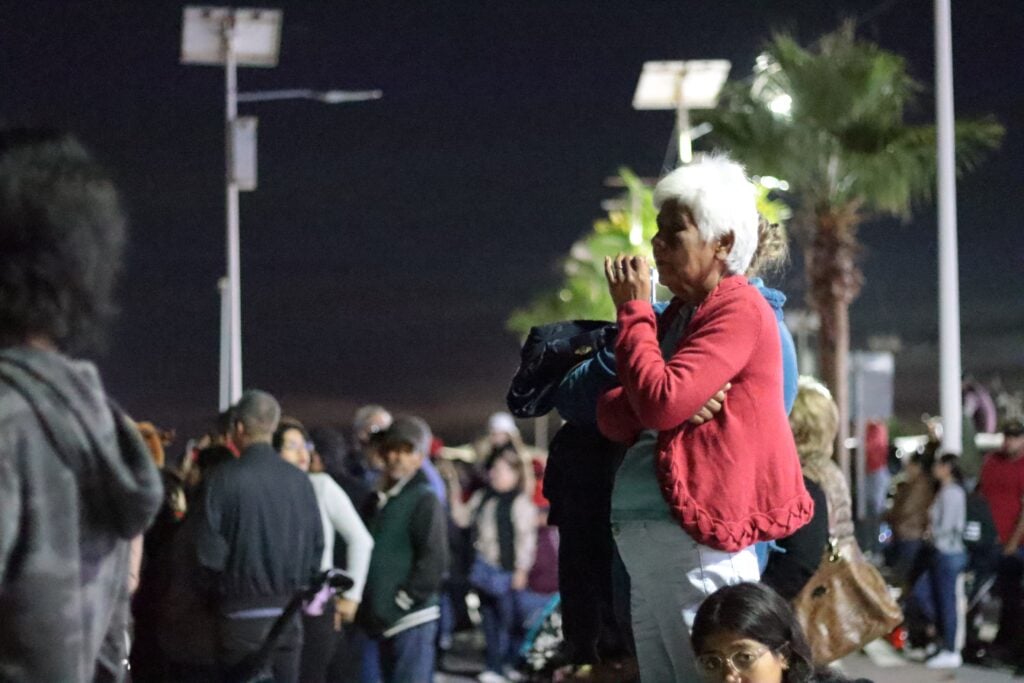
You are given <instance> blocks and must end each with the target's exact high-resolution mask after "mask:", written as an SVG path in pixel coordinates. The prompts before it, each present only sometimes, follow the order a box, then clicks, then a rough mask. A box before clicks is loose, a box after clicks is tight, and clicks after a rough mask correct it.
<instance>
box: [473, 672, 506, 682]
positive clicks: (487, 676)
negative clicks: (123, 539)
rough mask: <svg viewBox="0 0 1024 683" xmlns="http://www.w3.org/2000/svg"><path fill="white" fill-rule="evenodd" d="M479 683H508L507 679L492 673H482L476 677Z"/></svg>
mask: <svg viewBox="0 0 1024 683" xmlns="http://www.w3.org/2000/svg"><path fill="white" fill-rule="evenodd" d="M476 680H477V681H479V683H508V679H507V678H505V677H504V676H502V675H501V674H499V673H495V672H494V671H484V672H482V673H481V674H480V675H479V676H477V677H476Z"/></svg>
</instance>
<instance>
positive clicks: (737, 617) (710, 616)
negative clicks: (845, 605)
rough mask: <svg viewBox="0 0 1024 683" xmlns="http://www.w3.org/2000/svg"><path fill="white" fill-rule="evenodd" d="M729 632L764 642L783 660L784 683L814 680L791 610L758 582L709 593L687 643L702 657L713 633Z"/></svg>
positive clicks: (808, 654)
mask: <svg viewBox="0 0 1024 683" xmlns="http://www.w3.org/2000/svg"><path fill="white" fill-rule="evenodd" d="M723 631H732V632H733V633H737V634H739V635H741V636H743V637H744V638H750V639H751V640H756V641H758V642H759V643H764V644H765V645H767V646H768V647H769V648H771V651H772V652H773V653H777V654H781V655H783V656H785V657H786V661H787V662H788V664H789V668H787V669H786V670H785V671H784V672H783V676H782V681H783V683H807V682H808V681H813V680H814V678H813V676H814V665H813V664H812V663H811V662H812V660H811V646H810V645H808V644H807V638H805V637H804V633H803V630H801V628H800V624H799V622H797V620H796V615H794V614H793V610H792V608H791V607H790V606H789V603H788V602H786V601H785V600H784V599H783V598H782V597H781V596H780V595H779V594H778V593H776V592H775V591H773V590H772V589H771V588H768V587H767V586H765V585H763V584H760V583H739V584H736V585H733V586H726V587H725V588H721V589H719V590H718V591H716V592H714V593H712V594H711V596H710V597H708V599H707V600H705V601H704V603H703V604H702V605H701V606H700V609H698V610H697V616H696V618H695V619H694V622H693V631H692V633H691V635H690V640H691V641H692V642H693V651H694V652H695V653H696V654H698V655H699V654H701V652H703V650H704V644H705V642H706V641H707V640H708V639H710V638H711V637H712V636H713V635H714V634H716V633H720V632H723Z"/></svg>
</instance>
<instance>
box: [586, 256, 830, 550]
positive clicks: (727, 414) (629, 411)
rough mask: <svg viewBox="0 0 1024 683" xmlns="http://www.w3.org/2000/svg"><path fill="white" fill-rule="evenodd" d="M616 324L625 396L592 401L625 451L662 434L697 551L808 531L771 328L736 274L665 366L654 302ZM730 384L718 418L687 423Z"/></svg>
mask: <svg viewBox="0 0 1024 683" xmlns="http://www.w3.org/2000/svg"><path fill="white" fill-rule="evenodd" d="M672 314H673V310H672V309H670V310H669V311H666V313H665V315H666V316H669V315H672ZM618 321H619V335H618V340H617V342H616V347H615V356H616V361H617V366H618V375H619V380H620V381H621V382H622V386H619V387H615V388H614V389H611V390H609V391H607V392H605V394H604V395H603V396H602V397H601V399H600V400H599V402H598V410H597V418H598V426H599V427H600V429H601V431H602V432H603V433H604V434H605V436H607V437H608V438H610V439H612V440H615V441H621V442H625V443H632V442H633V441H635V440H636V437H637V436H638V435H639V433H640V432H641V431H643V430H645V429H655V430H657V431H658V432H660V434H659V435H658V455H657V476H658V480H659V483H660V484H661V490H662V495H664V496H665V500H666V501H668V503H669V507H670V508H671V509H672V512H673V514H674V515H675V516H676V518H677V519H678V521H679V523H680V524H681V525H682V527H683V529H684V530H685V531H686V532H687V533H689V534H690V535H691V536H693V538H694V539H696V540H697V541H698V542H699V543H703V544H705V545H708V546H711V547H713V548H717V549H719V550H725V551H729V552H735V551H738V550H741V549H743V548H745V547H747V546H749V545H750V544H751V543H754V542H756V541H767V540H772V539H776V538H782V537H784V536H788V535H789V534H791V533H792V532H793V531H795V530H797V529H798V528H800V527H801V526H803V525H804V524H806V523H807V522H808V521H809V520H810V518H811V516H812V514H813V512H814V503H813V501H812V500H811V497H810V496H809V495H808V493H807V490H806V489H805V488H804V484H803V476H802V474H801V471H800V460H799V458H798V456H797V453H796V446H795V445H794V443H793V435H792V432H791V431H790V428H789V422H788V420H787V417H786V410H785V407H784V406H783V400H782V352H781V347H780V344H779V332H778V323H777V322H776V320H775V315H774V314H773V313H772V310H771V308H770V307H769V306H768V304H767V303H766V302H765V300H764V297H762V296H761V294H760V293H759V292H758V290H757V289H756V288H755V287H752V286H750V285H749V284H748V282H747V280H746V278H744V277H743V276H740V275H733V276H730V277H727V278H725V279H724V280H722V282H721V283H719V285H718V287H716V288H715V290H714V291H713V292H711V294H709V295H708V297H707V299H705V300H704V303H702V304H701V305H700V307H699V308H698V309H697V311H696V312H695V313H694V315H693V319H692V320H691V321H690V323H689V325H688V326H687V330H686V334H685V335H684V337H683V339H682V340H681V341H680V343H679V346H678V347H677V348H676V351H675V353H674V354H673V355H672V358H671V359H670V360H669V361H668V362H666V361H665V360H664V359H663V358H662V354H661V349H660V348H659V346H658V337H657V320H656V318H655V315H654V311H653V309H652V308H651V306H650V305H649V304H647V303H646V302H640V301H631V302H628V303H627V304H625V305H624V306H622V307H621V308H620V309H619V314H618ZM726 382H732V389H731V390H730V391H729V393H728V395H727V397H726V399H725V403H724V405H723V407H722V411H721V412H720V413H719V414H718V415H717V416H715V419H713V420H711V421H710V422H707V423H705V424H703V425H700V426H694V425H692V424H690V423H689V422H688V421H687V420H689V418H690V417H691V416H693V415H694V414H695V413H696V412H697V411H698V410H700V409H701V407H703V406H704V404H705V403H706V402H707V401H708V399H709V398H711V396H713V395H714V394H715V392H717V391H718V390H719V389H720V388H722V386H723V385H724V384H725V383H726Z"/></svg>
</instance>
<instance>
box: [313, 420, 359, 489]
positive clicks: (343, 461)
mask: <svg viewBox="0 0 1024 683" xmlns="http://www.w3.org/2000/svg"><path fill="white" fill-rule="evenodd" d="M309 436H310V439H311V440H312V441H313V443H315V444H316V452H317V453H318V454H319V455H320V462H322V463H323V466H324V472H327V474H330V475H331V476H334V477H338V476H343V475H344V474H345V473H346V472H347V471H348V460H349V449H348V442H347V441H346V439H345V434H344V433H343V432H342V431H341V430H338V429H334V428H333V427H324V426H318V427H312V428H310V430H309Z"/></svg>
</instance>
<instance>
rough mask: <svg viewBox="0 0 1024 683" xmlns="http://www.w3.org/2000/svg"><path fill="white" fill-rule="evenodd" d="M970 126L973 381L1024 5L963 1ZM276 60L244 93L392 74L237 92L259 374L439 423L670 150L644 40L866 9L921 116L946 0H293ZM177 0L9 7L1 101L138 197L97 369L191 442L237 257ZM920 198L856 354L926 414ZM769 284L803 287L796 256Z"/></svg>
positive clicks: (1018, 258) (1014, 356)
mask: <svg viewBox="0 0 1024 683" xmlns="http://www.w3.org/2000/svg"><path fill="white" fill-rule="evenodd" d="M953 4H954V17H953V22H954V51H955V62H954V69H955V78H956V83H955V94H956V107H957V115H958V116H960V117H964V116H971V115H981V114H985V113H993V114H995V115H996V116H997V117H998V118H999V119H1000V121H1001V122H1002V123H1003V124H1004V125H1005V126H1006V127H1007V129H1008V134H1007V137H1006V140H1005V142H1004V145H1003V148H1002V150H1001V151H999V152H998V153H996V154H994V155H993V156H992V157H991V158H990V159H989V160H988V161H987V162H986V163H985V164H983V165H982V166H981V167H980V168H979V169H978V170H977V171H976V172H974V173H972V174H970V175H969V176H967V177H965V178H963V179H961V181H960V183H959V188H958V201H959V229H960V259H961V261H960V269H961V296H962V308H963V346H964V349H963V359H964V370H965V372H971V373H973V374H975V375H977V376H979V377H981V378H985V379H988V378H989V377H991V376H993V375H995V374H1000V375H1001V376H1002V377H1003V378H1004V380H1006V381H1007V383H1008V384H1010V385H1011V386H1013V385H1014V383H1016V382H1019V381H1020V380H1021V379H1024V377H1022V373H1021V368H1022V366H1024V356H1022V349H1024V346H1022V341H1024V302H1022V298H1021V295H1020V280H1021V277H1020V276H1021V272H1022V264H1024V258H1022V257H1024V249H1022V247H1024V233H1022V231H1021V230H1020V228H1019V221H1018V215H1019V213H1020V206H1019V203H1020V199H1021V195H1022V193H1021V188H1022V178H1024V151H1022V150H1024V145H1022V136H1021V132H1020V129H1021V126H1020V124H1021V119H1022V109H1024V107H1022V99H1024V96H1022V92H1024V48H1022V44H1024V43H1022V36H1024V8H1022V6H1021V3H1020V0H986V1H985V2H978V3H974V2H970V3H968V2H954V3H953ZM272 6H277V7H281V8H282V9H283V10H284V28H283V36H282V45H281V57H280V63H279V65H278V66H277V67H276V68H274V69H269V70H264V69H250V68H247V69H240V71H239V89H240V90H243V91H244V90H260V89H279V88H292V87H314V88H322V89H328V88H345V89H364V88H381V89H382V90H383V91H384V99H382V100H380V101H376V102H369V103H360V104H347V105H338V106H326V105H322V104H318V103H314V102H308V101H290V102H269V103H260V104H253V105H244V104H243V105H241V106H240V113H241V114H243V115H244V114H249V115H258V116H259V119H260V124H259V137H260V140H259V166H260V179H259V182H260V186H259V188H258V189H257V190H256V191H255V192H251V193H243V194H242V198H241V206H242V209H241V226H242V291H243V323H242V325H243V334H244V337H243V350H244V358H245V373H244V379H245V385H246V386H247V387H260V388H263V389H266V390H269V391H271V392H273V393H275V394H277V395H278V396H280V397H281V398H282V399H283V403H284V407H285V410H286V411H287V412H289V413H292V414H294V415H296V416H297V417H299V418H302V419H305V420H307V421H308V422H322V421H332V422H341V423H347V422H348V421H349V420H350V418H351V411H352V409H353V407H354V406H356V405H358V404H360V403H363V402H368V401H374V402H381V403H384V404H386V405H389V406H392V407H394V408H396V409H398V410H410V411H415V412H419V413H421V414H423V415H424V416H425V417H427V418H428V419H429V420H431V421H432V422H433V423H434V425H435V428H436V429H437V430H438V431H439V432H440V433H441V434H442V435H443V436H445V437H446V438H447V439H448V440H450V441H451V440H458V439H461V438H464V437H467V436H469V435H471V434H473V433H474V432H477V431H479V430H480V429H482V425H483V421H484V420H485V418H486V416H487V414H488V413H489V412H490V411H492V410H496V409H499V408H500V407H501V406H502V403H503V397H504V392H505V390H506V388H507V381H508V379H509V377H510V376H511V374H512V373H513V372H514V370H515V368H516V365H517V359H518V340H517V339H516V338H515V336H513V335H512V334H510V333H508V332H507V331H506V330H505V328H504V321H505V319H506V317H507V315H508V313H509V312H510V311H511V310H512V309H513V308H514V307H516V306H518V305H521V304H523V303H525V302H526V301H527V300H528V299H529V298H531V297H532V296H533V295H534V294H536V293H537V292H539V291H541V290H543V289H545V288H549V287H551V286H553V285H554V284H556V283H557V282H558V280H559V272H558V267H557V266H558V260H559V258H560V257H561V256H563V255H564V254H565V253H566V251H567V250H568V248H569V246H570V245H571V244H572V242H573V241H574V240H575V239H576V238H578V237H579V236H580V235H581V234H583V233H584V232H586V231H587V230H588V229H589V226H590V223H591V221H592V220H593V219H594V218H596V217H598V216H599V215H601V210H600V207H599V203H600V201H601V200H602V199H605V198H608V197H610V196H612V195H613V194H614V191H613V190H610V189H608V188H605V187H603V185H602V183H603V180H604V178H606V177H607V176H609V175H613V174H614V173H615V171H616V169H617V168H618V167H620V166H629V167H632V168H633V169H634V170H636V171H637V172H638V173H640V174H641V175H646V176H655V175H657V174H658V173H659V172H660V171H661V166H662V163H663V160H664V158H665V152H666V147H667V145H668V144H669V136H670V133H671V128H672V121H673V115H672V113H670V112H636V111H633V110H632V108H631V106H630V102H631V99H632V94H633V90H634V88H635V85H636V80H637V76H638V75H639V72H640V68H641V65H642V63H643V62H644V61H645V60H650V59H691V58H727V59H730V60H732V62H733V74H734V75H736V76H745V75H747V74H748V73H749V70H750V67H751V66H752V64H753V60H754V57H755V55H756V54H757V52H758V50H759V47H760V46H761V45H762V44H763V42H764V41H765V39H766V38H767V37H768V36H769V34H770V32H771V31H772V30H777V29H784V30H789V31H791V32H793V33H795V34H796V35H797V36H798V38H800V39H801V40H802V41H804V42H808V41H810V40H813V39H814V38H816V37H817V36H818V35H820V34H821V33H823V32H826V31H828V30H832V29H834V28H835V27H836V26H837V25H838V23H839V21H840V20H842V19H844V18H854V19H857V20H859V22H860V24H859V32H860V34H861V35H862V36H864V37H867V38H870V39H873V40H875V41H878V42H879V43H881V44H882V45H883V46H884V47H886V48H889V49H892V50H896V51H898V52H900V53H901V54H903V55H904V56H905V57H906V58H907V60H908V61H909V64H910V69H911V72H912V73H913V74H914V76H915V77H917V78H918V79H919V80H920V81H921V82H922V83H923V84H924V86H925V91H924V92H923V93H922V95H921V97H920V101H919V103H918V107H917V109H916V111H915V113H914V117H915V119H917V120H920V121H931V120H933V119H934V101H933V95H932V93H933V73H934V52H933V50H934V48H933V14H932V12H933V9H932V3H931V2H928V1H927V0H895V1H894V0H889V1H886V2H869V1H863V2H856V1H852V0H851V1H845V2H837V1H833V0H828V1H824V0H823V1H815V2H811V1H809V0H808V1H806V2H799V1H795V0H787V1H780V0H761V1H759V2H751V1H749V0H729V1H722V0H720V1H718V2H667V1H666V2H654V1H647V2H641V1H636V2H597V1H587V2H583V1H577V0H561V1H559V2H539V1H535V0H517V1H516V2H479V1H478V2H450V3H429V4H428V3H407V2H359V3H357V2H313V1H310V0H307V1H304V2H298V1H295V2H279V3H275V4H274V5H272ZM181 10H182V5H181V4H179V3H175V2H156V1H153V2H138V1H135V2H129V1H123V2H111V1H107V2H101V1H96V2H54V1H36V2H3V3H0V77H2V84H3V95H2V97H0V121H3V122H5V123H30V124H38V123H43V124H49V125H57V126H60V127H64V128H67V129H70V130H72V131H74V132H76V133H77V134H79V136H80V137H81V138H82V139H83V140H84V141H85V142H86V144H87V145H88V146H90V148H91V149H93V151H94V152H95V153H96V155H97V156H98V157H99V158H101V159H102V160H103V161H104V162H105V163H106V164H107V165H108V166H109V167H110V168H111V169H113V170H114V172H115V174H116V176H117V178H118V180H119V182H120V185H121V187H122V190H123V194H124V197H125V201H126V204H127V206H128V208H129V212H130V215H131V222H132V231H133V232H132V241H131V246H130V250H129V253H128V259H127V268H126V272H125V275H124V278H123V282H122V286H121V291H120V301H121V305H122V313H121V316H120V318H119V319H118V321H117V323H116V325H115V326H114V328H113V330H112V334H111V340H110V344H109V347H108V350H107V352H106V353H105V354H103V355H101V356H99V363H100V366H101V369H102V372H103V375H104V377H105V379H106V383H107V385H108V388H109V389H110V391H111V392H112V393H113V394H114V395H116V396H117V397H119V399H120V400H121V402H122V403H123V404H124V405H125V406H126V407H127V408H128V409H129V410H130V411H131V412H132V413H134V414H135V415H137V416H139V417H140V418H149V419H152V420H154V421H156V422H157V423H158V424H160V425H161V426H165V427H177V428H178V430H179V433H191V432H193V431H194V430H196V429H200V428H201V427H202V426H203V420H204V419H205V418H206V417H208V416H210V415H212V414H213V413H214V412H215V411H216V408H217V386H218V385H217V371H218V334H219V301H218V294H217V289H216V283H217V279H218V278H219V277H220V276H221V275H222V274H223V271H224V227H223V226H224V208H223V203H224V189H223V166H224V162H223V116H224V111H223V107H224V94H223V88H224V80H223V79H224V76H223V71H222V69H219V68H217V67H199V66H182V65H180V64H179V63H178V57H179V54H178V53H179V43H180V31H181V27H180V23H181ZM935 232H936V227H935V213H934V209H933V207H932V206H931V205H924V206H921V207H918V209H917V210H916V211H915V214H914V218H913V220H912V221H910V222H908V223H901V222H898V221H895V220H878V221H873V222H871V223H869V224H867V225H865V226H864V227H863V229H862V231H861V234H862V238H863V241H864V243H865V245H866V249H865V254H864V269H865V272H866V276H867V284H866V287H865V288H864V291H863V293H862V295H861V297H860V299H859V300H858V301H857V302H856V303H855V304H854V307H853V329H854V348H858V347H863V346H864V344H865V343H866V339H867V337H869V336H872V335H879V334H898V335H899V336H900V337H901V339H902V344H903V349H902V351H901V352H900V353H899V354H898V356H897V361H896V362H897V368H898V375H897V389H896V405H897V410H898V411H899V412H900V413H901V414H902V415H904V416H908V417H910V418H916V415H917V414H918V413H920V412H921V411H924V410H932V411H934V410H935V409H936V408H937V404H938V397H937V384H938V380H937V377H938V371H937V369H936V362H937V351H936V348H937V344H936V335H937V332H936V320H937V299H936V294H935V290H936V282H937V269H936V238H935ZM777 284H779V285H781V286H782V287H783V288H784V289H785V290H786V292H787V293H788V294H789V295H790V304H789V305H790V307H799V306H800V305H802V299H803V288H804V285H803V276H802V272H801V265H800V260H799V257H797V258H796V259H795V261H794V263H793V265H792V267H791V268H790V269H789V271H788V272H787V273H785V274H784V275H783V276H782V277H781V278H780V279H777Z"/></svg>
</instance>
